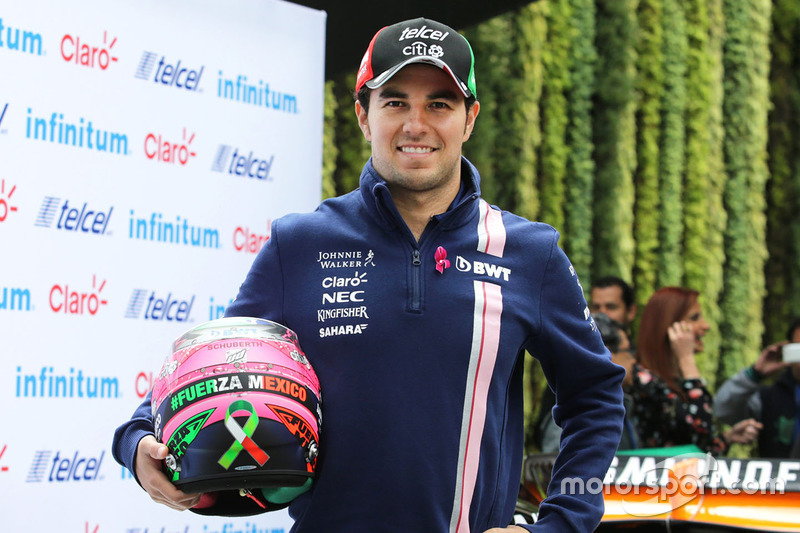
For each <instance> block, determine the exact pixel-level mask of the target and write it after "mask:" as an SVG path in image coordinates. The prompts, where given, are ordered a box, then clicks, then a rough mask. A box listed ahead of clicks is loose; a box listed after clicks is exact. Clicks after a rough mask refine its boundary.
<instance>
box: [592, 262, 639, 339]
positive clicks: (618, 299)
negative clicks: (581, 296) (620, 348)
mask: <svg viewBox="0 0 800 533" xmlns="http://www.w3.org/2000/svg"><path fill="white" fill-rule="evenodd" d="M589 301H590V304H589V305H590V309H591V311H592V313H603V314H604V315H606V316H607V317H608V318H610V319H611V320H613V321H615V322H616V323H618V324H621V325H622V327H623V328H625V332H626V333H627V334H628V336H630V334H631V324H633V321H634V319H635V318H636V295H635V293H634V291H633V287H631V286H630V285H629V284H628V283H627V282H626V281H625V280H624V279H622V278H618V277H617V276H604V277H602V278H599V279H596V280H595V281H594V282H593V283H592V290H591V292H590V298H589Z"/></svg>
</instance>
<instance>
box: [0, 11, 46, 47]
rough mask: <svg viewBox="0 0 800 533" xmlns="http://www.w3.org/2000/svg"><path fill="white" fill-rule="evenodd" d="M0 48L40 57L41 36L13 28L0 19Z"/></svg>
mask: <svg viewBox="0 0 800 533" xmlns="http://www.w3.org/2000/svg"><path fill="white" fill-rule="evenodd" d="M0 48H5V49H7V50H13V51H15V52H26V53H28V54H35V55H37V56H40V55H42V54H43V52H42V34H41V33H36V32H32V31H28V30H24V29H21V28H19V27H14V26H12V25H10V24H9V23H8V22H5V21H4V20H3V18H2V17H0Z"/></svg>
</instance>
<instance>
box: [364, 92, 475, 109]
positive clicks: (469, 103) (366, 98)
mask: <svg viewBox="0 0 800 533" xmlns="http://www.w3.org/2000/svg"><path fill="white" fill-rule="evenodd" d="M371 92H372V89H370V88H369V87H367V86H366V85H363V86H362V87H361V88H360V89H359V90H358V92H357V93H355V95H353V97H354V98H355V99H356V100H358V103H359V104H361V107H362V108H364V112H365V113H369V95H370V93H371ZM476 101H477V99H476V98H475V96H474V95H473V96H470V97H469V98H464V106H465V107H466V108H467V111H469V110H470V108H471V107H472V106H473V104H474V103H475V102H476Z"/></svg>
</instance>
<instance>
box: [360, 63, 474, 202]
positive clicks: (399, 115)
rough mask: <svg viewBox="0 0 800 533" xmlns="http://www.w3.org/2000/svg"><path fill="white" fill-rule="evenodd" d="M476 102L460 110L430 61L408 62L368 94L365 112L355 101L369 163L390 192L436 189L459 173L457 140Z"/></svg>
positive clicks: (460, 101)
mask: <svg viewBox="0 0 800 533" xmlns="http://www.w3.org/2000/svg"><path fill="white" fill-rule="evenodd" d="M478 108H479V106H478V103H477V102H476V103H475V105H474V106H472V108H471V109H470V110H469V112H467V111H466V109H465V105H464V96H463V94H462V93H461V92H460V91H459V90H458V87H456V85H455V82H453V80H452V78H451V77H450V76H449V75H448V74H447V73H446V72H444V71H443V70H442V69H440V68H437V67H434V66H432V65H422V64H412V65H409V66H407V67H405V68H403V69H402V70H401V71H400V72H398V73H397V74H395V75H394V76H393V77H392V78H391V79H390V80H389V81H388V82H386V83H385V84H384V85H383V86H381V87H379V88H377V89H374V90H373V91H372V93H371V94H370V104H369V113H367V112H366V111H365V110H364V109H363V108H362V107H361V105H360V104H359V103H358V102H356V113H357V115H358V122H359V125H360V126H361V130H362V131H363V132H364V137H365V138H366V139H367V140H368V141H370V142H371V143H372V164H373V166H374V167H375V170H377V171H378V173H379V174H380V175H381V177H383V179H385V180H386V181H387V183H388V184H389V189H390V190H391V191H392V194H398V193H399V194H403V193H406V192H425V191H435V190H437V189H439V190H441V189H443V188H445V187H447V185H450V186H451V187H452V185H453V181H454V180H455V182H456V183H458V182H459V181H460V177H461V145H462V144H463V143H464V142H465V141H466V140H467V139H469V136H470V134H471V133H472V128H473V126H474V124H475V118H476V117H477V115H478Z"/></svg>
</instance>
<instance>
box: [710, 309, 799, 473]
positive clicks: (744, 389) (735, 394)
mask: <svg viewBox="0 0 800 533" xmlns="http://www.w3.org/2000/svg"><path fill="white" fill-rule="evenodd" d="M786 338H787V340H786V341H781V342H777V343H775V344H772V345H770V346H767V347H766V348H764V350H763V351H762V352H761V355H759V356H758V359H757V360H756V362H755V363H753V365H751V366H748V367H747V368H744V369H742V370H741V371H740V372H739V373H738V374H736V375H735V376H733V377H731V378H730V379H728V380H727V381H725V383H723V384H722V386H721V387H720V388H719V390H717V394H716V397H715V398H714V414H716V415H717V418H718V419H719V420H720V421H722V422H725V423H726V424H736V423H738V422H740V421H741V420H744V419H748V418H752V419H755V420H757V421H758V422H759V423H760V424H762V425H763V429H762V430H761V432H760V434H759V435H758V454H759V456H761V457H777V458H787V457H792V458H796V457H797V456H796V455H793V453H797V452H796V451H795V452H793V451H792V450H793V448H796V447H797V442H798V441H800V439H799V438H798V434H800V363H789V362H785V361H783V357H782V353H783V347H784V346H785V345H786V344H787V343H800V317H797V318H795V319H794V320H793V321H792V322H791V324H790V325H789V331H788V332H787V335H786ZM767 378H775V379H774V382H773V383H771V384H762V382H763V381H765V380H766V379H767Z"/></svg>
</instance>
